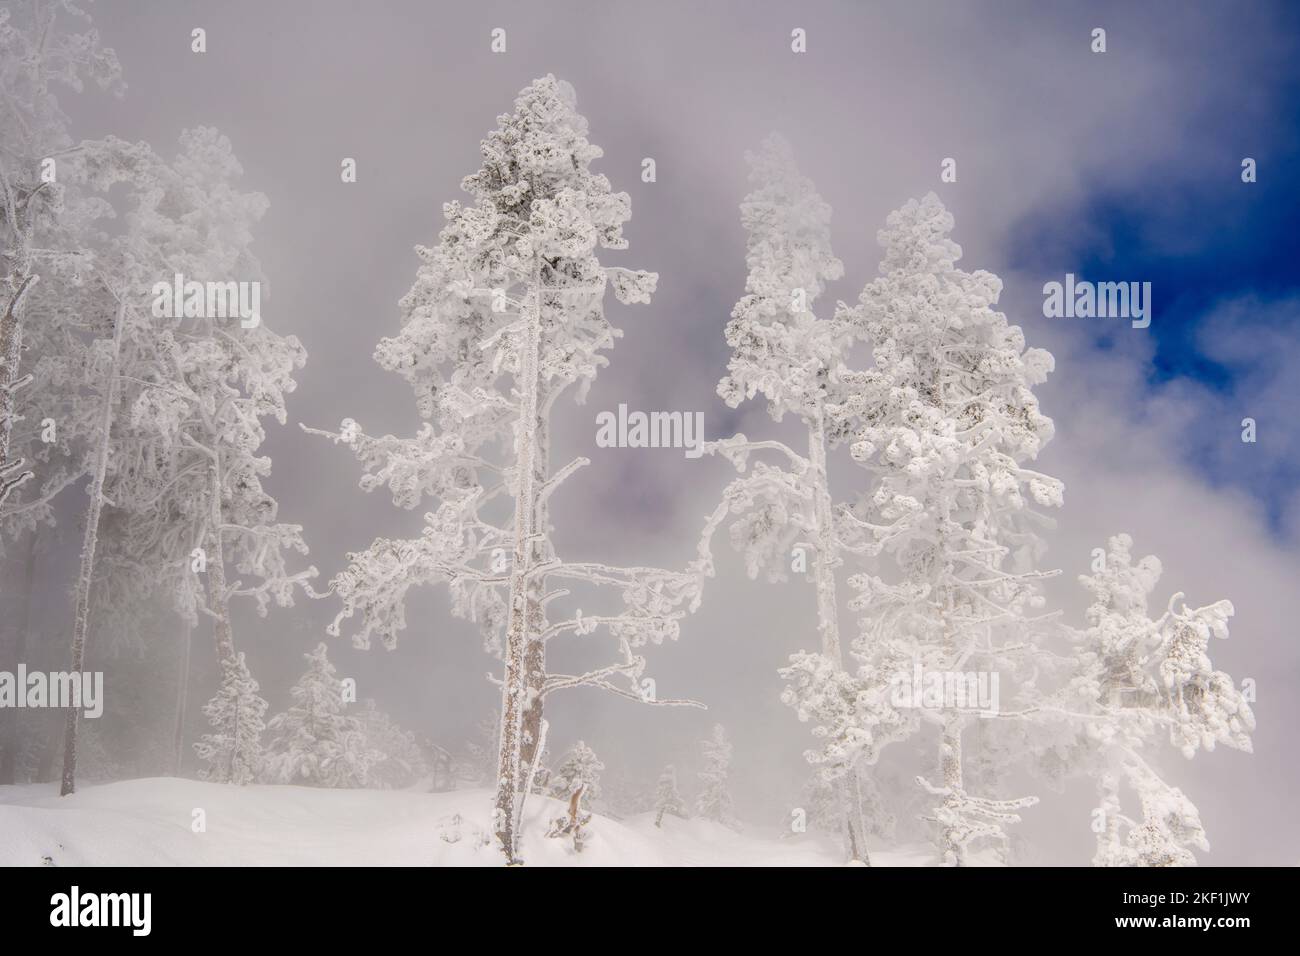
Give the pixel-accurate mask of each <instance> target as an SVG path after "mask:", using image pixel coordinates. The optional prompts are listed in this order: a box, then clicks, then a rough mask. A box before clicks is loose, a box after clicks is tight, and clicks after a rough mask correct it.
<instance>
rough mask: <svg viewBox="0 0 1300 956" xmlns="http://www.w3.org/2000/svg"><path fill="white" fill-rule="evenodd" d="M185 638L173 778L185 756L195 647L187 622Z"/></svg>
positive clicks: (173, 744)
mask: <svg viewBox="0 0 1300 956" xmlns="http://www.w3.org/2000/svg"><path fill="white" fill-rule="evenodd" d="M184 635H185V636H184V637H183V638H182V639H181V642H182V643H181V655H180V656H181V666H180V673H179V674H178V675H177V677H176V730H175V734H174V736H173V738H172V751H173V754H174V756H173V758H172V776H173V777H179V776H180V775H181V764H182V762H183V761H184V756H185V705H186V703H187V700H188V698H189V689H190V651H191V649H192V648H193V645H194V625H192V624H190V622H189V621H186V622H185V628H184Z"/></svg>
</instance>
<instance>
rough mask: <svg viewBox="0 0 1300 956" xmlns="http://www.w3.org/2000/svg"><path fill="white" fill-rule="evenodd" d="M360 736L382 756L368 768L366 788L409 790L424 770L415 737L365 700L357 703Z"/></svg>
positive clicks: (422, 758)
mask: <svg viewBox="0 0 1300 956" xmlns="http://www.w3.org/2000/svg"><path fill="white" fill-rule="evenodd" d="M360 719H361V733H362V735H363V736H364V738H365V741H366V744H367V745H368V746H369V747H370V749H371V750H373V751H375V752H376V753H379V754H382V757H381V758H380V759H379V760H378V761H377V762H376V763H375V765H374V766H373V767H371V768H370V773H369V779H370V783H369V785H370V786H372V787H378V788H380V789H390V788H400V787H409V786H411V785H412V784H413V783H415V782H416V781H417V780H419V779H420V778H421V777H423V776H424V775H425V773H426V771H427V770H428V766H427V762H426V761H425V759H424V754H423V752H422V751H421V750H420V745H419V744H417V743H416V742H415V734H413V733H411V732H410V731H409V730H403V729H402V728H401V727H399V726H398V725H397V724H396V722H394V720H393V719H392V718H391V717H389V716H388V715H387V714H385V713H384V712H383V711H382V710H380V709H379V707H378V705H377V704H376V703H375V702H374V701H373V700H371V699H369V698H367V699H366V700H364V701H362V702H361V714H360Z"/></svg>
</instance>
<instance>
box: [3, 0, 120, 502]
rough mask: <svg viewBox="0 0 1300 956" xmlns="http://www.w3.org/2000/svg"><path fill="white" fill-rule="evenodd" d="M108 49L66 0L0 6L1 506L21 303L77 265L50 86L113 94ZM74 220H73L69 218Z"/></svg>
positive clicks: (64, 146) (17, 477)
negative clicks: (44, 280)
mask: <svg viewBox="0 0 1300 956" xmlns="http://www.w3.org/2000/svg"><path fill="white" fill-rule="evenodd" d="M120 76H121V70H120V68H119V66H118V63H117V57H116V55H115V54H114V53H113V51H112V50H111V49H109V48H107V47H104V46H103V45H102V44H101V43H100V42H99V34H98V32H97V31H96V30H95V29H94V27H93V26H92V25H91V24H90V19H89V17H88V16H87V15H86V14H85V12H84V11H82V10H81V9H79V8H78V7H77V6H76V5H74V4H73V3H72V2H71V0H15V2H13V3H9V4H6V5H5V7H3V8H0V140H3V142H4V149H3V150H0V273H2V274H0V308H2V309H3V312H2V314H0V508H3V506H4V504H5V500H6V498H8V497H9V495H10V494H11V493H12V492H13V490H14V489H15V488H17V487H19V486H20V485H21V484H23V483H24V482H25V481H26V480H27V478H28V476H29V475H30V474H31V473H30V472H29V471H27V470H25V468H24V464H25V463H24V461H23V460H22V459H16V458H14V457H13V456H12V455H11V454H10V439H11V435H12V433H13V429H14V426H15V425H16V424H17V423H18V419H19V417H20V416H19V415H18V413H17V411H16V402H17V398H18V392H19V390H20V389H22V388H23V387H24V386H25V385H27V384H28V382H29V381H30V379H29V378H28V377H27V375H26V374H25V373H24V372H23V370H22V354H23V351H24V341H23V340H24V331H25V330H24V325H25V309H26V305H27V301H28V299H29V296H30V294H31V293H32V291H33V290H34V289H35V287H36V286H37V284H38V283H39V282H40V281H41V279H42V278H43V277H46V276H48V277H50V278H54V277H75V276H76V275H77V272H78V270H79V269H80V268H81V267H82V266H83V265H84V255H83V249H82V248H81V243H80V242H79V241H78V239H77V237H76V230H75V228H74V227H70V225H69V223H68V222H67V221H66V220H65V221H63V222H61V221H60V220H61V218H63V217H62V214H63V213H64V211H65V209H64V198H65V197H64V193H63V189H62V186H61V184H60V183H59V165H60V163H61V162H62V161H63V160H64V158H65V157H68V156H70V155H71V154H73V153H75V152H76V150H77V147H76V145H75V144H74V142H73V140H72V138H71V136H70V134H69V132H68V120H67V117H66V116H65V115H64V113H63V111H62V110H61V109H60V108H59V103H58V100H57V97H56V92H57V90H58V88H59V87H63V88H65V89H69V90H72V91H74V92H80V91H81V90H82V89H83V88H84V86H85V83H86V82H87V81H90V82H92V83H94V84H96V85H98V86H99V87H100V88H101V89H105V90H109V89H113V90H117V91H120V90H121V89H122V86H121V78H120ZM74 218H75V217H74Z"/></svg>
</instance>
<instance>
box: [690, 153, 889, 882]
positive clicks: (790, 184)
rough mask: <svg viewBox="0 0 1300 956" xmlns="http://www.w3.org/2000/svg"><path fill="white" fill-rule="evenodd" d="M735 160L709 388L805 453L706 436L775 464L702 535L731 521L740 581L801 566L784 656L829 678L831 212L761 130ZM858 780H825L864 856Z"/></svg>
mask: <svg viewBox="0 0 1300 956" xmlns="http://www.w3.org/2000/svg"><path fill="white" fill-rule="evenodd" d="M746 159H747V161H748V163H749V167H750V180H751V181H752V182H753V183H754V184H755V189H754V191H753V192H751V193H750V194H749V195H748V196H747V197H746V198H745V201H744V203H742V205H741V207H740V208H741V221H742V222H743V224H744V226H745V230H746V233H747V235H748V242H747V254H746V262H747V264H748V266H749V277H748V280H747V282H746V294H745V296H744V297H743V298H741V299H740V301H739V302H737V303H736V306H735V308H734V309H733V310H732V313H731V315H732V318H731V322H730V323H729V324H728V325H727V331H726V338H727V344H728V345H730V346H731V348H732V355H731V359H730V361H729V363H728V366H727V375H726V377H725V378H723V380H722V381H721V383H719V385H718V394H719V395H721V396H722V398H723V399H724V400H725V401H726V402H727V404H728V405H730V406H731V407H733V408H735V407H737V406H738V405H739V404H740V403H741V402H743V401H745V400H746V399H750V398H753V397H754V396H755V395H758V394H762V395H763V396H764V397H765V398H766V399H767V402H768V406H767V407H768V412H769V414H770V415H771V417H772V418H773V419H774V420H775V421H778V422H779V421H781V420H782V419H783V418H784V417H785V415H786V414H791V415H794V416H796V417H798V418H799V419H800V421H801V422H802V423H803V425H804V429H805V432H806V436H807V445H808V449H807V453H806V454H800V453H798V452H796V451H795V450H794V449H792V448H790V447H789V446H787V445H785V444H784V443H782V442H779V441H750V440H749V439H747V438H746V437H745V436H744V435H737V436H735V437H734V438H731V439H725V440H723V441H720V442H714V443H710V444H709V445H708V446H707V447H708V450H710V451H712V452H716V453H719V454H723V455H725V456H726V457H727V458H729V459H730V460H731V461H732V462H733V464H735V466H736V467H737V469H739V470H740V471H742V472H744V471H746V470H747V469H748V468H749V457H750V456H751V455H752V454H754V453H755V452H765V451H769V450H770V451H775V452H778V453H779V454H780V455H781V456H783V458H784V462H783V463H781V464H776V465H773V464H768V463H766V462H761V461H760V462H757V463H756V464H755V465H754V466H753V469H752V471H750V472H749V474H747V475H745V476H744V477H742V478H738V479H736V480H735V481H733V482H732V483H731V484H730V485H729V486H728V487H727V489H726V491H725V492H724V495H723V505H722V507H721V509H720V510H719V512H715V515H714V517H713V518H712V519H711V521H710V524H709V527H708V528H707V529H706V534H710V533H711V532H712V528H713V527H715V526H716V525H717V524H718V523H719V522H720V520H721V518H722V515H723V514H724V513H725V514H731V515H735V516H737V517H736V518H735V520H734V522H733V523H732V525H731V539H732V543H733V544H734V545H735V547H736V548H737V549H738V550H740V551H741V552H743V554H744V556H745V563H746V569H747V571H748V573H749V575H750V577H757V575H758V573H759V571H760V570H763V571H765V572H766V574H767V576H768V578H769V579H770V580H773V581H784V580H785V579H786V569H787V568H788V567H790V566H791V565H792V563H794V562H796V561H802V562H803V564H804V565H805V566H806V568H807V573H808V577H809V580H810V581H811V582H812V584H813V588H814V591H815V593H816V601H817V605H816V606H817V618H816V627H817V632H818V634H819V636H820V647H819V650H818V652H817V653H816V654H815V655H811V656H810V657H807V658H806V657H805V655H803V654H802V653H801V654H800V655H796V657H795V660H796V662H797V661H800V660H805V659H808V660H812V659H814V658H815V660H816V661H818V662H820V665H821V666H824V668H825V669H826V671H827V673H828V674H837V673H839V672H840V671H841V669H842V667H843V655H842V651H841V647H840V628H839V600H838V597H837V591H836V581H835V575H836V569H837V568H838V567H840V565H841V564H842V563H843V552H844V548H843V547H842V543H841V539H840V536H839V534H838V533H837V530H836V527H835V516H834V512H833V504H832V497H831V489H830V482H829V479H828V476H827V451H828V449H829V448H832V447H834V446H835V445H836V444H838V443H839V442H840V441H841V440H842V439H843V438H844V437H845V436H846V435H847V434H849V432H850V429H851V425H852V420H851V418H849V417H846V415H845V410H846V408H847V405H846V400H847V395H846V393H845V382H844V378H843V374H844V372H845V371H846V368H845V364H844V363H845V358H846V356H847V353H848V350H849V348H850V347H851V346H852V344H853V341H854V338H855V332H854V329H853V326H852V325H851V324H850V323H849V322H848V321H846V320H845V319H844V318H843V317H842V316H840V315H838V314H837V315H836V316H834V317H833V318H829V319H826V318H818V317H817V316H816V315H814V314H813V311H812V308H813V304H814V302H815V301H816V299H817V298H818V296H820V294H821V293H822V292H823V291H824V289H825V286H826V283H827V282H829V281H833V280H835V279H838V278H840V277H841V276H842V275H843V274H844V266H843V264H842V263H841V262H840V260H839V259H837V258H835V256H834V254H833V253H832V251H831V242H830V217H831V210H830V207H829V206H828V205H827V204H826V203H825V201H823V199H822V198H821V196H819V195H818V194H817V191H816V190H815V188H814V187H813V184H812V182H811V181H810V180H809V179H808V178H807V177H805V176H803V175H802V174H801V173H800V172H799V169H798V167H797V166H796V165H795V161H794V156H793V151H792V150H791V148H790V145H789V144H788V143H787V142H786V141H785V140H783V139H781V138H780V137H778V136H771V137H769V138H768V139H767V140H766V141H765V142H764V143H763V146H762V149H760V150H759V151H758V152H757V153H751V154H748V155H747V156H746ZM809 552H811V560H809V557H808V555H809ZM796 666H797V665H796ZM857 781H858V778H857V776H856V775H855V774H849V773H847V772H839V773H837V774H836V775H835V780H834V783H833V786H834V787H835V788H836V790H838V791H839V793H840V800H841V802H842V803H843V804H844V810H843V812H842V813H841V815H840V816H841V819H842V820H843V821H844V842H845V850H846V853H847V854H848V856H849V858H850V859H855V860H863V861H865V860H867V859H868V854H867V847H866V842H865V840H864V838H863V837H864V833H865V832H866V825H865V822H864V820H863V816H862V806H861V800H860V794H859V792H858V788H857Z"/></svg>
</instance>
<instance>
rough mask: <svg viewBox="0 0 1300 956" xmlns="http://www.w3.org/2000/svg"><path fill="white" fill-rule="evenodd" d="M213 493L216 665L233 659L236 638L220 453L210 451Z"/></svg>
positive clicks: (210, 560)
mask: <svg viewBox="0 0 1300 956" xmlns="http://www.w3.org/2000/svg"><path fill="white" fill-rule="evenodd" d="M212 452H213V459H212V490H211V492H210V495H209V497H210V499H211V500H210V502H209V504H208V507H209V509H210V518H209V520H210V521H211V523H212V538H211V542H210V545H211V548H212V552H211V553H210V554H209V555H208V556H207V574H208V610H209V611H211V612H212V613H213V614H214V615H215V617H214V618H213V622H212V637H213V641H214V643H215V644H216V649H217V663H218V664H221V663H223V662H225V661H233V660H234V659H235V637H234V633H233V632H232V630H231V627H230V602H229V601H228V600H227V597H226V553H225V548H224V546H223V544H222V541H221V524H222V516H221V452H220V450H218V449H216V448H213V450H212Z"/></svg>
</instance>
